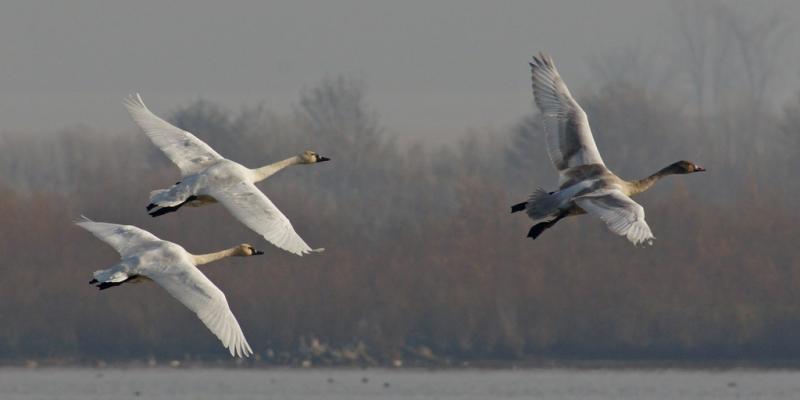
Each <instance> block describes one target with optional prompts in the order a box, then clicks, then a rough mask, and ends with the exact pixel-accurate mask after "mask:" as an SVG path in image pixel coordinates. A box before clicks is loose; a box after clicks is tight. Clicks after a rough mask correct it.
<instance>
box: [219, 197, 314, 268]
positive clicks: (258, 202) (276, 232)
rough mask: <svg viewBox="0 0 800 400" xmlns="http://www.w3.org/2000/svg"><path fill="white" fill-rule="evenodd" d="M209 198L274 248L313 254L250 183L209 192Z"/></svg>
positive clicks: (278, 212)
mask: <svg viewBox="0 0 800 400" xmlns="http://www.w3.org/2000/svg"><path fill="white" fill-rule="evenodd" d="M209 194H210V195H211V196H212V197H214V198H215V199H216V200H217V201H218V202H220V203H222V204H223V205H224V206H225V207H226V208H227V209H228V211H230V212H231V214H233V216H234V217H236V219H238V220H239V221H241V222H242V223H243V224H245V225H247V227H248V228H250V229H252V230H254V231H255V232H256V233H258V234H259V235H261V236H263V237H264V239H266V240H267V241H269V242H270V243H272V244H274V245H275V246H278V247H280V248H281V249H284V250H286V251H288V252H290V253H294V254H297V255H299V256H302V255H303V254H306V253H309V252H312V251H314V250H312V249H311V247H309V246H308V245H307V244H306V242H304V241H303V239H302V238H301V237H300V235H298V234H297V232H295V231H294V228H293V227H292V223H291V222H289V219H288V218H286V216H285V215H283V213H282V212H281V210H279V209H278V207H276V206H275V204H273V203H272V201H270V199H269V198H267V196H266V195H265V194H264V193H262V192H261V191H260V190H258V188H257V187H256V186H255V185H253V184H252V183H249V182H238V183H235V184H232V185H229V186H226V187H217V188H213V189H211V190H210V193H209Z"/></svg>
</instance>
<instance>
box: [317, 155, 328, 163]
mask: <svg viewBox="0 0 800 400" xmlns="http://www.w3.org/2000/svg"><path fill="white" fill-rule="evenodd" d="M316 156H317V162H323V161H330V160H331V159H330V158H328V157H323V156H321V155H319V154H316Z"/></svg>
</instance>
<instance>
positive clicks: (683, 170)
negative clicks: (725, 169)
mask: <svg viewBox="0 0 800 400" xmlns="http://www.w3.org/2000/svg"><path fill="white" fill-rule="evenodd" d="M705 170H706V169H705V168H703V167H701V166H699V165H697V164H695V163H693V162H691V161H686V160H681V161H678V162H676V163H674V164H672V165H670V172H672V173H673V174H691V173H693V172H703V171H705Z"/></svg>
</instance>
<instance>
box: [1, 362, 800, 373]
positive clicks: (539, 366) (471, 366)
mask: <svg viewBox="0 0 800 400" xmlns="http://www.w3.org/2000/svg"><path fill="white" fill-rule="evenodd" d="M2 369H28V370H39V369H91V370H104V369H116V370H126V369H140V370H144V369H154V370H157V369H175V370H192V369H229V370H233V369H243V370H389V371H391V370H397V371H402V370H411V371H413V370H425V371H459V370H487V371H492V370H498V371H504V370H612V371H615V370H616V371H624V370H645V371H647V370H654V371H655V370H687V371H691V370H704V371H713V370H720V371H724V370H790V371H791V370H800V360H794V359H791V360H789V359H787V360H752V359H751V360H744V359H742V360H734V359H714V360H600V359H581V360H577V359H576V360H564V359H531V360H469V361H463V360H462V361H450V362H447V363H421V362H411V363H407V364H406V363H400V364H398V363H397V362H395V363H393V364H388V363H386V364H384V363H379V364H371V365H358V364H338V365H332V364H314V363H310V362H303V363H283V364H281V363H269V362H263V361H258V360H252V359H248V360H240V359H227V360H226V359H218V360H179V359H162V360H154V359H149V360H141V359H134V360H80V361H78V360H70V359H24V360H0V370H2Z"/></svg>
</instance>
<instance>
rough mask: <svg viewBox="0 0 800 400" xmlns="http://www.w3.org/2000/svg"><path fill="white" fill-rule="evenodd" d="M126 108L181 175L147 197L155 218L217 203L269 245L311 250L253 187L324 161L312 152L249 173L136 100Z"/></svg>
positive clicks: (130, 99) (128, 100)
mask: <svg viewBox="0 0 800 400" xmlns="http://www.w3.org/2000/svg"><path fill="white" fill-rule="evenodd" d="M124 104H125V107H126V108H127V109H128V112H129V113H130V114H131V117H133V120H134V121H135V122H136V123H137V124H138V125H139V127H141V128H142V130H143V131H144V132H145V133H146V134H147V136H148V137H149V138H150V140H151V141H152V142H153V144H155V145H156V146H157V147H158V148H159V149H161V151H163V152H164V154H166V156H167V157H168V158H169V159H170V160H172V162H173V163H175V165H177V166H178V168H180V170H181V180H180V182H178V183H177V184H175V185H174V186H172V187H171V188H169V189H159V190H155V191H153V192H151V194H150V205H149V206H148V211H150V215H152V216H154V217H155V216H159V215H162V214H165V213H168V212H172V211H176V210H177V209H178V208H180V207H182V206H184V205H188V206H190V207H197V206H202V205H205V204H210V203H215V202H219V203H222V205H223V206H225V208H227V209H228V211H230V212H231V214H233V215H234V216H235V217H236V218H237V219H238V220H239V221H241V222H242V223H243V224H245V225H246V226H248V227H249V228H250V229H252V230H254V231H255V232H257V233H259V234H260V235H261V236H263V237H264V239H266V240H267V241H269V242H270V243H272V244H274V245H275V246H277V247H279V248H281V249H284V250H286V251H288V252H291V253H294V254H297V255H300V256H302V255H303V254H306V253H309V252H312V251H322V250H323V249H316V250H314V249H312V248H311V247H310V246H308V244H306V242H305V241H303V239H302V238H301V237H300V236H299V235H298V234H297V232H295V230H294V227H293V226H292V224H291V222H289V219H288V218H286V216H285V215H283V213H282V212H281V211H280V210H279V209H278V207H276V206H275V205H274V204H273V203H272V201H270V200H269V199H268V198H267V196H265V195H264V194H263V193H262V192H261V191H260V190H258V188H256V187H255V185H254V184H255V183H256V182H259V181H261V180H263V179H266V178H267V177H269V176H270V175H272V174H274V173H275V172H277V171H279V170H281V169H283V168H285V167H288V166H290V165H296V164H312V163H316V162H321V161H327V160H328V159H327V158H325V157H321V156H319V155H317V154H316V153H314V152H311V151H306V152H304V153H303V154H301V155H299V156H295V157H291V158H289V159H286V160H283V161H279V162H276V163H273V164H270V165H267V166H265V167H261V168H256V169H249V168H246V167H244V166H242V165H241V164H238V163H236V162H234V161H231V160H228V159H226V158H224V157H222V156H220V155H219V154H217V152H215V151H214V150H213V149H212V148H211V147H209V146H208V145H207V144H205V143H204V142H203V141H201V140H200V139H198V138H197V137H195V136H194V135H192V134H191V133H189V132H186V131H184V130H182V129H179V128H177V127H175V126H173V125H172V124H170V123H168V122H166V121H164V120H163V119H161V118H159V117H158V116H156V115H155V114H153V113H152V112H150V110H149V109H148V108H147V106H145V104H144V102H143V101H142V98H141V96H139V94H135V95H131V96H128V97H127V98H126V99H125V102H124Z"/></svg>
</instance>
